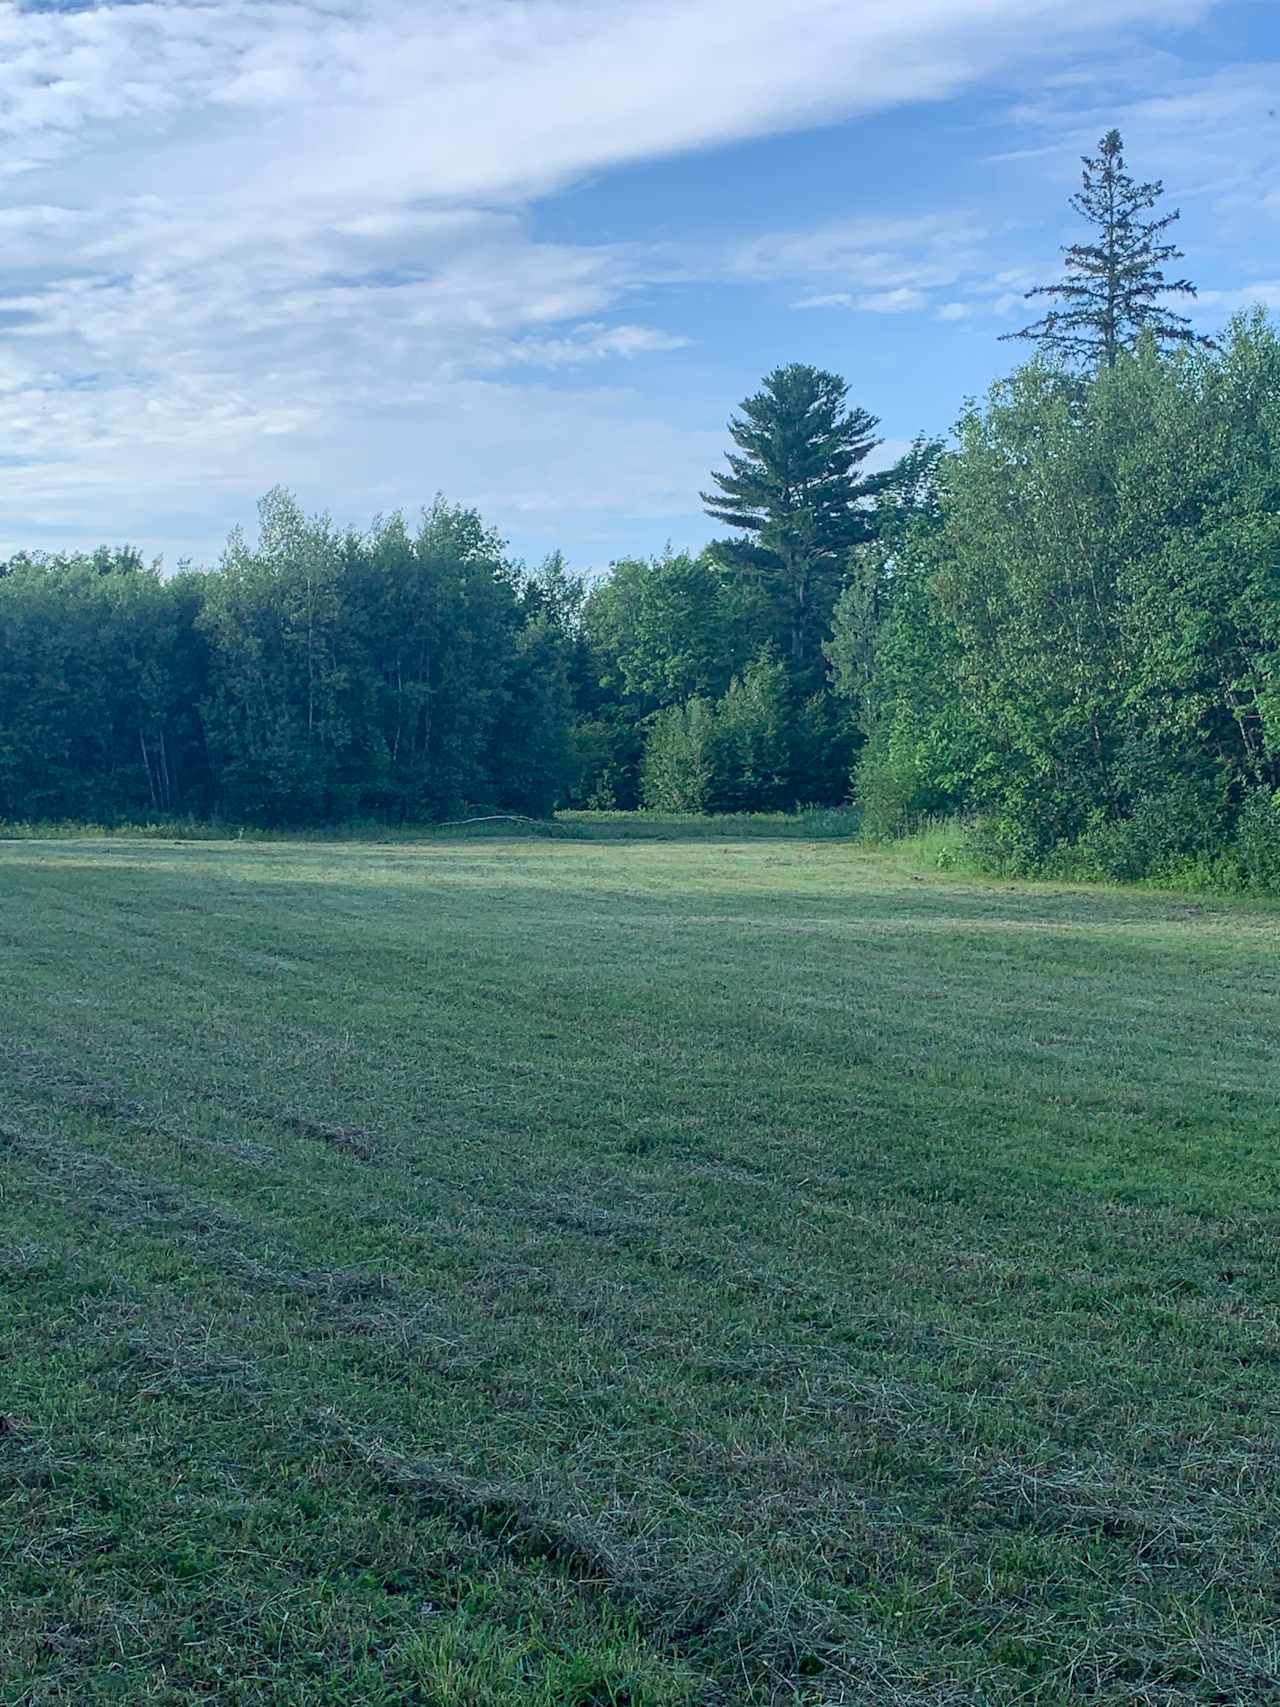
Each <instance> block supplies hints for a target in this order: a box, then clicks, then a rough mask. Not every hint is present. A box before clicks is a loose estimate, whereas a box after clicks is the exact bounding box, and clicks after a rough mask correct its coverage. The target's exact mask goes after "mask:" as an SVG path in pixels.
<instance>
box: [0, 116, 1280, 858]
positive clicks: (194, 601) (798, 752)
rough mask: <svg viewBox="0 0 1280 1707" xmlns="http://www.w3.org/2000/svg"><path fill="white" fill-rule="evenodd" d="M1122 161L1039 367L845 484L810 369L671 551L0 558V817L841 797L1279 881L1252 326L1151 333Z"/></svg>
mask: <svg viewBox="0 0 1280 1707" xmlns="http://www.w3.org/2000/svg"><path fill="white" fill-rule="evenodd" d="M1159 190H1160V186H1159V185H1146V184H1135V183H1133V181H1132V180H1131V179H1129V177H1128V176H1127V174H1126V173H1125V171H1124V163H1123V155H1122V153H1121V152H1120V139H1119V137H1118V136H1117V135H1116V134H1115V133H1114V132H1112V133H1110V134H1109V136H1108V137H1106V138H1104V139H1103V143H1102V144H1101V146H1100V152H1099V155H1098V157H1097V158H1096V159H1093V160H1089V161H1086V163H1085V174H1084V188H1083V190H1082V193H1081V195H1080V196H1079V197H1077V198H1076V199H1075V203H1074V204H1073V205H1075V206H1076V209H1077V211H1078V212H1079V213H1081V214H1082V215H1083V216H1084V217H1085V218H1086V219H1088V220H1089V221H1090V222H1091V224H1092V225H1093V226H1094V228H1095V241H1092V242H1090V243H1087V244H1078V245H1073V246H1072V247H1071V248H1069V249H1067V250H1066V251H1065V254H1066V271H1065V274H1064V278H1063V280H1062V281H1060V282H1059V283H1057V284H1055V285H1050V286H1045V287H1041V289H1040V290H1038V291H1037V292H1035V293H1032V294H1036V295H1048V296H1052V297H1054V298H1055V300H1057V301H1058V302H1059V303H1060V304H1061V306H1060V307H1057V308H1054V309H1051V310H1050V311H1049V312H1048V313H1047V314H1046V315H1045V316H1044V318H1043V319H1042V320H1041V321H1039V322H1037V323H1036V324H1035V325H1033V326H1031V327H1028V328H1026V330H1025V334H1019V335H1025V336H1027V337H1029V338H1031V339H1032V340H1033V341H1034V342H1035V344H1036V346H1037V349H1036V354H1035V355H1034V357H1033V359H1032V360H1031V361H1030V362H1029V363H1028V364H1027V365H1025V366H1022V367H1020V368H1018V369H1017V370H1016V371H1014V372H1013V373H1012V374H1011V375H1010V376H1009V377H1008V378H1007V379H1005V380H1002V381H1001V382H999V383H998V384H997V385H996V386H995V387H994V388H993V389H992V391H991V393H990V395H989V396H988V397H987V399H986V400H985V401H984V402H983V403H981V404H974V405H971V406H969V407H967V408H966V409H965V410H964V412H963V413H962V415H961V417H960V419H959V421H958V423H957V425H956V428H955V432H954V435H953V437H952V438H951V440H950V441H948V442H947V444H945V445H944V444H943V443H940V442H933V441H929V440H926V439H921V440H919V441H917V443H916V444H915V445H914V446H913V448H912V450H911V452H910V453H909V454H908V455H907V456H906V457H904V458H903V459H902V460H901V461H900V462H899V463H897V464H896V466H894V467H892V468H890V469H888V470H883V471H881V472H879V473H868V472H867V471H866V470H867V465H868V461H869V459H870V460H874V459H873V458H871V453H872V452H873V451H874V449H875V448H876V443H877V440H876V428H877V421H876V419H875V417H874V416H873V415H872V414H871V413H870V412H868V411H867V410H866V409H865V408H862V407H858V406H853V405H851V403H850V401H849V390H848V387H847V385H846V383H845V382H844V381H843V380H842V379H841V378H840V377H839V376H837V375H835V374H833V373H827V372H824V371H822V370H819V369H815V368H812V367H807V366H802V365H799V364H793V365H791V366H789V367H784V368H780V369H778V370H776V371H775V372H774V373H772V374H770V375H769V376H768V377H767V379H766V380H765V381H764V383H763V385H762V387H761V389H760V391H759V392H757V393H756V394H755V395H753V396H752V397H749V398H747V399H746V400H745V401H744V403H743V404H742V405H741V407H740V409H739V411H738V412H737V413H736V415H735V416H734V418H733V419H732V421H731V422H730V426H729V433H730V438H731V441H732V449H731V450H730V452H729V455H728V457H727V459H726V464H725V467H724V468H723V469H722V470H720V471H718V472H716V473H715V474H713V476H712V477H711V490H709V491H708V492H706V493H704V494H703V499H704V503H705V505H706V508H707V510H708V513H709V514H710V515H711V516H712V517H713V518H715V519H716V520H717V521H718V522H720V523H721V524H722V525H723V526H724V527H725V528H726V529H727V530H728V532H727V534H726V536H725V537H724V538H722V539H720V540H718V541H716V542H715V543H713V544H712V545H711V546H709V547H708V548H706V549H705V550H703V551H701V552H698V553H688V552H679V553H677V552H673V551H668V552H667V553H665V554H664V555H662V556H661V557H658V558H656V559H652V560H649V559H627V560H623V561H620V562H616V563H614V564H613V565H612V566H611V567H610V569H609V570H608V572H607V573H606V574H604V575H603V576H601V577H600V578H598V579H595V580H593V581H591V582H588V581H587V580H586V579H585V578H583V577H580V576H576V575H573V574H571V573H570V572H569V571H568V570H567V568H566V566H565V564H564V562H563V560H562V559H561V558H560V557H559V556H555V557H552V558H551V559H549V560H548V561H547V562H546V563H544V564H543V565H541V566H540V567H539V568H537V569H533V570H529V569H526V568H525V567H524V566H523V565H521V564H519V563H516V562H514V561H512V559H511V558H510V557H509V555H508V553H507V552H506V550H505V549H504V547H503V544H502V542H501V540H500V539H499V538H498V537H497V536H496V535H495V534H494V533H493V532H492V531H491V530H490V529H489V528H487V527H486V526H485V525H484V523H483V521H482V520H481V518H479V517H478V516H477V515H475V514H474V513H473V512H471V511H468V510H465V509H458V508H454V507H452V506H450V505H448V504H446V503H445V502H443V501H442V500H437V501H436V503H435V504H434V505H433V506H432V507H431V508H430V509H429V510H427V511H426V512H425V514H424V515H423V516H422V517H421V519H420V520H419V521H418V522H417V523H414V524H410V523H409V522H408V521H406V519H405V518H404V517H402V516H399V515H393V516H391V517H389V518H379V519H378V520H376V521H375V522H374V523H373V524H372V526H371V527H370V528H369V529H368V531H366V532H358V531H355V530H351V529H347V530H341V529H338V528H337V527H335V526H334V525H333V523H332V522H331V521H330V520H329V519H328V518H327V517H325V516H318V517H308V516H306V515H304V514H303V513H302V511H301V510H300V509H299V507H298V505H297V504H296V502H295V501H294V500H293V499H292V498H291V497H290V496H289V495H288V494H287V493H284V492H281V491H276V492H273V493H271V494H269V495H268V497H267V498H266V499H264V501H263V503H262V505H261V513H260V527H259V533H258V537H257V539H256V540H255V541H253V542H250V541H249V540H247V539H245V538H244V537H242V536H240V535H239V534H236V535H233V536H232V538H231V541H230V542H229V545H228V547H227V550H226V552H225V554H224V556H223V559H222V561H221V563H220V564H219V565H218V567H217V568H215V569H212V570H209V571H205V572H198V571H194V570H183V571H182V572H179V573H177V574H172V575H163V574H161V573H160V571H159V569H158V568H157V567H154V566H152V567H148V566H147V565H146V564H145V563H144V562H143V560H142V558H141V556H140V554H139V553H138V552H137V551H135V550H132V549H128V548H124V549H107V548H103V549H102V550H100V551H98V552H96V553H94V554H93V555H92V556H83V555H76V554H71V555H48V554H19V555H17V556H15V557H13V558H11V559H10V560H9V561H8V562H7V563H5V564H2V565H0V818H8V819H10V820H17V819H24V820H51V819H81V820H83V819H90V820H95V821H99V822H118V821H128V820H136V819H138V818H140V817H149V818H150V817H164V816H171V815H172V816H177V815H185V816H191V817H196V818H201V819H215V820H220V821H224V822H226V821H229V822H241V823H254V824H267V825H281V826H288V825H293V826H306V825H314V824H319V823H326V822H335V821H344V820H352V819H359V818H365V819H379V820H388V821H395V822H406V821H409V822H412V821H425V820H429V819H433V818H440V817H445V816H450V815H454V814H457V813H460V812H462V811H464V810H466V809H472V808H492V809H507V810H516V811H522V812H529V813H545V812H547V811H549V810H550V809H552V808H553V807H555V806H559V805H580V806H594V807H617V808H634V807H639V806H644V807H652V808H658V809H663V810H668V811H670V810H679V811H688V812H702V811H720V810H761V809H770V810H776V809H789V808H794V807H797V806H802V805H810V804H838V803H841V802H844V801H847V800H852V801H853V802H855V803H856V804H857V806H858V807H859V808H860V810H861V815H862V821H863V823H864V824H865V826H866V827H867V829H868V830H869V831H871V832H872V833H876V834H892V833H895V832H898V831H900V830H902V829H904V828H909V827H911V826H912V825H913V824H916V823H918V822H920V820H921V819H922V818H925V817H928V816H931V815H937V814H946V815H961V816H963V817H964V818H965V819H966V821H968V822H970V823H971V824H972V825H973V832H972V833H973V838H974V843H973V845H974V848H975V850H976V852H977V854H978V855H979V857H981V858H982V859H983V860H984V861H985V862H986V863H987V864H988V865H990V866H991V867H993V868H998V869H1003V870H1008V871H1014V872H1032V871H1057V872H1061V873H1064V874H1071V873H1078V874H1081V875H1092V874H1099V875H1107V876H1114V877H1137V876H1142V875H1157V876H1172V875H1175V874H1179V873H1182V874H1185V873H1199V874H1200V875H1201V876H1203V877H1204V879H1205V880H1206V881H1211V882H1222V883H1227V884H1232V885H1235V886H1244V887H1253V888H1257V889H1260V890H1266V889H1276V888H1280V460H1278V457H1277V447H1278V446H1280V339H1278V338H1277V333H1276V331H1275V329H1274V328H1273V326H1272V325H1271V324H1270V323H1269V322H1268V321H1267V320H1266V318H1265V317H1264V316H1263V315H1261V314H1260V313H1259V314H1257V315H1254V316H1251V317H1244V318H1240V319H1238V320H1237V321H1235V322H1234V323H1233V324H1232V325H1231V326H1230V327H1229V328H1228V329H1227V330H1226V332H1225V333H1224V335H1223V337H1222V338H1221V340H1219V341H1213V340H1210V339H1208V338H1205V337H1203V336H1201V335H1198V334H1195V333H1193V332H1192V330H1191V328H1190V323H1189V322H1188V321H1186V320H1185V319H1184V318H1183V317H1182V316H1179V315H1174V314H1172V313H1171V312H1170V311H1169V310H1168V309H1167V308H1166V307H1165V306H1164V297H1165V295H1166V293H1168V292H1185V293H1191V292H1192V287H1191V285H1190V284H1189V282H1188V281H1186V280H1177V281H1175V282H1174V283H1172V284H1169V283H1166V282H1165V280H1164V276H1163V272H1162V270H1161V269H1162V266H1163V264H1164V262H1165V261H1166V260H1168V259H1169V258H1171V257H1174V256H1176V255H1177V254H1178V251H1176V250H1175V249H1174V248H1173V247H1172V245H1171V244H1170V243H1169V242H1168V241H1167V240H1166V239H1167V227H1168V226H1169V224H1170V223H1171V221H1172V219H1173V218H1174V217H1176V216H1174V215H1166V216H1165V217H1163V218H1161V219H1152V220H1148V221H1144V220H1143V218H1142V214H1143V212H1144V210H1148V209H1151V208H1153V207H1154V206H1155V203H1156V200H1157V197H1158V194H1159Z"/></svg>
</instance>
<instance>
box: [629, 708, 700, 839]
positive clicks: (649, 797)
mask: <svg viewBox="0 0 1280 1707" xmlns="http://www.w3.org/2000/svg"><path fill="white" fill-rule="evenodd" d="M714 731H715V708H714V707H713V706H712V704H711V702H710V701H709V700H705V699H702V698H700V697H697V696H695V697H694V698H693V699H691V700H688V701H687V702H686V703H685V704H684V705H672V706H668V707H667V709H666V710H665V711H658V712H655V713H654V716H653V718H652V720H651V722H650V725H649V738H648V740H647V741H646V742H645V749H644V764H643V766H642V768H641V773H640V796H641V799H642V800H643V801H644V804H645V805H646V806H647V807H649V808H650V810H652V811H657V812H705V811H706V810H707V806H708V805H709V803H710V800H711V790H712V785H713V783H714V781H715V759H714V752H713V741H714Z"/></svg>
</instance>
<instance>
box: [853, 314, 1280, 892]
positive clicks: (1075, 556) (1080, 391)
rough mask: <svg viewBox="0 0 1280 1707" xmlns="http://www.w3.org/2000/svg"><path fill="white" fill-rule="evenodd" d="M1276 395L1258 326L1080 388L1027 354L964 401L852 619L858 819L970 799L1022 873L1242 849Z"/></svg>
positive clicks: (1271, 656)
mask: <svg viewBox="0 0 1280 1707" xmlns="http://www.w3.org/2000/svg"><path fill="white" fill-rule="evenodd" d="M1278 399H1280V341H1278V340H1277V337H1276V334H1275V332H1274V331H1273V330H1272V328H1271V327H1270V326H1269V325H1268V324H1267V323H1266V322H1265V321H1264V320H1263V319H1261V318H1256V319H1253V320H1240V321H1238V322H1236V323H1235V325H1234V326H1233V328H1232V330H1231V334H1230V336H1229V338H1228V339H1227V341H1226V343H1225V346H1224V347H1223V348H1222V349H1221V350H1212V351H1211V350H1206V349H1181V350H1177V351H1174V352H1173V353H1167V354H1166V353H1162V352H1161V351H1160V350H1159V349H1158V348H1157V347H1156V345H1155V343H1154V341H1153V340H1151V339H1148V340H1146V341H1145V342H1144V343H1143V344H1142V345H1141V347H1140V348H1139V349H1138V350H1137V352H1136V353H1135V354H1132V355H1124V356H1122V357H1121V359H1120V360H1118V361H1117V363H1116V365H1115V366H1114V368H1107V367H1103V368H1102V369H1101V370H1100V371H1099V372H1098V373H1097V374H1095V375H1094V376H1092V377H1091V378H1089V379H1088V380H1086V381H1081V382H1077V381H1069V380H1066V379H1064V378H1062V377H1061V376H1060V375H1057V374H1055V373H1053V372H1051V371H1050V370H1048V369H1046V368H1045V367H1043V366H1041V365H1039V364H1033V365H1031V366H1030V367H1027V368H1024V369H1022V370H1020V371H1019V372H1017V373H1015V374H1014V375H1013V376H1012V377H1011V378H1010V379H1009V380H1007V381H1004V382H1002V383H1001V384H1000V385H998V386H997V387H995V389H994V390H993V392H992V394H991V397H990V399H989V401H988V404H987V406H986V407H985V408H984V409H977V408H974V409H972V410H970V411H969V412H968V413H967V414H966V415H965V417H964V418H963V419H962V421H961V423H960V425H959V428H958V430H957V439H958V443H957V448H956V450H955V451H954V452H953V453H952V454H950V455H949V456H947V457H946V458H944V459H943V461H942V463H941V465H940V467H939V470H938V495H939V504H938V508H937V511H936V514H935V515H933V516H925V517H921V518H918V519H917V520H915V521H914V522H912V523H911V524H910V525H909V526H908V527H907V528H906V529H905V530H904V531H902V532H901V533H900V534H899V536H898V537H897V539H896V540H894V541H893V542H892V543H891V545H886V546H883V547H882V548H881V550H880V554H879V556H876V555H874V554H869V555H868V556H867V558H866V560H865V561H864V562H863V563H862V564H860V565H859V566H858V567H857V570H856V572H855V575H854V577H853V579H852V581H851V585H850V588H849V590H848V591H847V592H846V594H845V596H844V598H843V599H842V601H841V604H840V606H839V608H838V611H837V616H836V622H835V628H834V633H833V638H832V642H831V646H830V655H831V658H832V663H833V668H834V671H835V678H836V682H837V684H838V686H839V687H840V689H841V691H842V692H843V693H844V694H845V695H846V697H847V698H848V699H849V701H850V703H851V704H852V706H853V707H854V708H855V713H856V715H857V716H858V717H859V719H860V720H861V721H862V724H863V727H864V728H865V729H866V732H867V745H866V748H865V750H864V752H863V755H862V757H861V760H860V762H859V767H858V796H859V799H860V801H861V803H862V805H863V808H864V812H865V816H866V820H867V823H868V825H869V826H871V827H873V828H875V829H877V830H886V829H891V828H892V827H894V825H895V824H902V823H904V822H909V821H910V820H911V818H912V817H913V816H916V815H918V814H920V813H928V812H936V811H947V810H965V809H967V810H973V811H977V812H979V813H980V814H981V815H982V816H983V818H984V821H985V829H984V832H983V834H984V837H985V844H984V845H985V848H986V855H985V857H987V858H988V859H989V860H990V861H992V862H994V863H996V864H997V865H999V866H1000V868H1001V869H1005V870H1010V871H1023V872H1029V871H1034V870H1037V869H1049V868H1051V867H1052V868H1054V869H1062V868H1063V862H1064V860H1066V861H1067V862H1068V863H1071V861H1074V863H1075V867H1076V868H1077V869H1084V868H1086V867H1087V868H1088V869H1089V870H1092V871H1094V872H1096V873H1099V874H1102V875H1110V876H1124V877H1133V876H1140V875H1168V874H1169V873H1171V872H1173V871H1175V870H1183V869H1186V868H1187V866H1188V863H1195V862H1197V861H1199V862H1204V861H1206V860H1211V859H1212V858H1214V857H1215V854H1214V850H1215V849H1216V850H1218V852H1223V851H1224V850H1225V849H1226V848H1227V846H1228V844H1229V842H1230V840H1231V836H1232V833H1233V830H1232V826H1233V823H1234V821H1235V818H1236V816H1237V814H1238V813H1239V811H1240V810H1241V806H1242V803H1243V802H1244V800H1245V799H1246V797H1247V796H1248V795H1249V793H1250V791H1251V790H1255V789H1264V790H1268V791H1274V790H1275V789H1276V788H1277V787H1278V786H1280V740H1278V738H1277V737H1278V735H1280V720H1278V717H1277V713H1278V711H1280V573H1277V569H1278V566H1280V525H1278V524H1277V521H1276V517H1277V514H1280V465H1278V464H1277V461H1276V457H1275V454H1274V448H1273V447H1274V446H1275V444H1276V443H1280V402H1278V401H1277V400H1278ZM1071 849H1075V850H1076V852H1075V853H1074V854H1071V853H1069V852H1064V850H1071Z"/></svg>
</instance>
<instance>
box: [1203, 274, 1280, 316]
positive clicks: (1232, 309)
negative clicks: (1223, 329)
mask: <svg viewBox="0 0 1280 1707" xmlns="http://www.w3.org/2000/svg"><path fill="white" fill-rule="evenodd" d="M1251 308H1272V309H1280V279H1259V280H1257V282H1256V283H1254V284H1247V285H1239V286H1238V287H1237V288H1236V289H1235V290H1202V291H1201V292H1200V293H1199V295H1198V296H1197V297H1196V298H1195V300H1194V302H1187V303H1184V305H1183V312H1184V313H1189V314H1190V313H1194V312H1195V311H1196V310H1197V309H1199V310H1201V311H1204V310H1207V309H1220V310H1222V311H1224V312H1225V313H1227V314H1236V313H1239V312H1240V311H1241V310H1244V311H1246V312H1247V311H1248V310H1249V309H1251Z"/></svg>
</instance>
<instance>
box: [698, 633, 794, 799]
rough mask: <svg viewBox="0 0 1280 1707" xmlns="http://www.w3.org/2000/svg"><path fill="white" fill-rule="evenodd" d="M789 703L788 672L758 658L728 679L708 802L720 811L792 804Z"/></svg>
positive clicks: (720, 709)
mask: <svg viewBox="0 0 1280 1707" xmlns="http://www.w3.org/2000/svg"><path fill="white" fill-rule="evenodd" d="M790 716H791V705H790V700H789V696H788V692H787V675H786V671H785V670H784V669H783V667H782V665H781V664H780V663H779V662H778V660H777V659H776V658H774V657H772V656H769V655H765V656H764V657H761V658H757V659H756V660H755V661H754V662H753V663H751V664H749V665H748V667H747V668H746V669H745V670H744V671H743V672H742V674H741V676H735V677H734V679H733V680H732V681H731V682H730V683H729V686H728V688H727V689H726V691H725V693H724V695H723V697H722V698H721V700H720V701H719V703H718V704H717V706H716V708H715V717H714V723H713V735H712V742H711V749H712V771H713V778H714V781H713V791H712V799H711V804H712V806H713V807H714V809H715V810H716V811H718V812H744V811H750V812H771V811H776V810H777V809H778V808H779V807H781V806H784V805H790V804H791V801H790V799H789V798H788V796H789V795H790V792H791V791H790V780H791V778H790V772H791V750H790V742H789V739H788V733H789V731H788V724H789V720H790Z"/></svg>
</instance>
